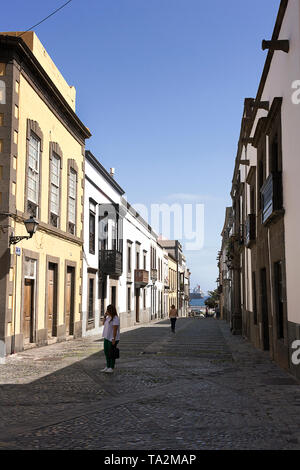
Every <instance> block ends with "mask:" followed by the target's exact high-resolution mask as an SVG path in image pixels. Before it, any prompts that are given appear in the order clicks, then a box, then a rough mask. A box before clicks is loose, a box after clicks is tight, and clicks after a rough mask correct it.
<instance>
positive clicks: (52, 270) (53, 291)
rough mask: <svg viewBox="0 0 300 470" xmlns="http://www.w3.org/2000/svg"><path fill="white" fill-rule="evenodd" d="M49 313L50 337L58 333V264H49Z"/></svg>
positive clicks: (48, 326) (48, 327)
mask: <svg viewBox="0 0 300 470" xmlns="http://www.w3.org/2000/svg"><path fill="white" fill-rule="evenodd" d="M47 307H48V308H47V310H48V315H47V329H48V338H51V337H52V336H55V335H56V319H57V265H56V264H54V263H49V264H48V306H47Z"/></svg>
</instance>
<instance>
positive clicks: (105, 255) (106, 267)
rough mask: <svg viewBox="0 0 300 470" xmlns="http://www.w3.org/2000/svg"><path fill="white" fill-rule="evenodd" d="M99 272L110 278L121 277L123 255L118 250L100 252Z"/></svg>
mask: <svg viewBox="0 0 300 470" xmlns="http://www.w3.org/2000/svg"><path fill="white" fill-rule="evenodd" d="M99 270H100V271H101V272H102V273H103V274H107V275H109V276H117V277H119V276H121V274H122V253H120V252H119V251H117V250H100V251H99Z"/></svg>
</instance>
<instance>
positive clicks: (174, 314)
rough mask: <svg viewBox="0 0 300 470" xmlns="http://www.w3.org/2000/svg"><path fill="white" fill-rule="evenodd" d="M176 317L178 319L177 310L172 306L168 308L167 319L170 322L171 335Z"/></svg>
mask: <svg viewBox="0 0 300 470" xmlns="http://www.w3.org/2000/svg"><path fill="white" fill-rule="evenodd" d="M177 317H178V312H177V309H176V307H175V305H172V306H171V308H170V313H169V318H170V321H171V330H172V332H173V333H175V325H176V320H177Z"/></svg>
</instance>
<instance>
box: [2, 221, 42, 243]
mask: <svg viewBox="0 0 300 470" xmlns="http://www.w3.org/2000/svg"><path fill="white" fill-rule="evenodd" d="M24 225H25V227H26V230H27V232H28V233H29V235H24V236H19V237H14V236H10V237H9V244H10V245H15V244H16V243H19V242H20V241H21V240H28V239H29V238H32V236H33V235H34V234H35V232H36V230H37V228H38V225H39V223H38V221H37V220H36V219H34V217H32V216H31V217H30V218H29V219H27V220H25V221H24Z"/></svg>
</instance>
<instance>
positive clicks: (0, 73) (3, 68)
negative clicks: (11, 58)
mask: <svg viewBox="0 0 300 470" xmlns="http://www.w3.org/2000/svg"><path fill="white" fill-rule="evenodd" d="M5 72H6V64H4V63H3V62H0V77H4V75H5Z"/></svg>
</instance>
